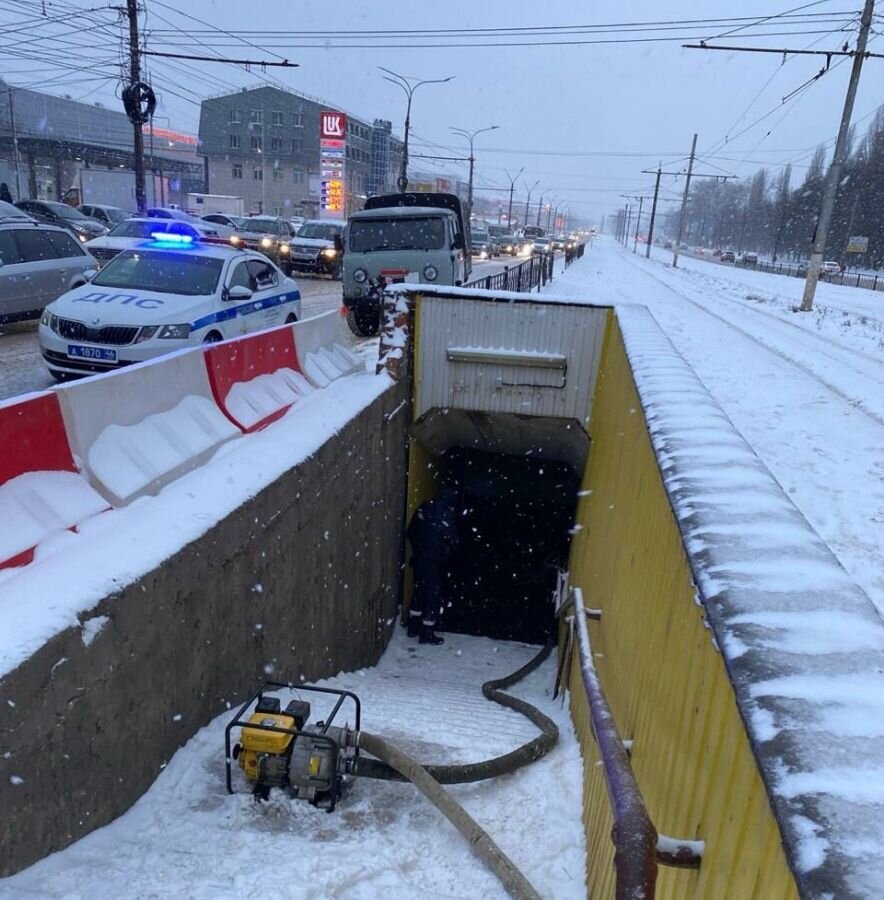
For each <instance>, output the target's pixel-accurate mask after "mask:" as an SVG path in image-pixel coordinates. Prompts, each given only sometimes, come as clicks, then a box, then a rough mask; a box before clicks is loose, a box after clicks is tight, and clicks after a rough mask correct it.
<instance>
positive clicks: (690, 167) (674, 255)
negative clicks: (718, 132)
mask: <svg viewBox="0 0 884 900" xmlns="http://www.w3.org/2000/svg"><path fill="white" fill-rule="evenodd" d="M696 153H697V135H696V134H695V135H694V141H693V143H692V144H691V158H690V160H689V161H688V175H687V178H685V182H684V195H683V196H682V198H681V215H680V216H679V217H678V239H677V240H676V242H675V246H674V247H673V248H672V268H673V269H676V268H678V248H679V246H680V245H681V239H682V237H683V236H684V226H685V218H686V213H687V211H688V191H689V190H690V189H691V174H692V173H693V171H694V156H695V155H696Z"/></svg>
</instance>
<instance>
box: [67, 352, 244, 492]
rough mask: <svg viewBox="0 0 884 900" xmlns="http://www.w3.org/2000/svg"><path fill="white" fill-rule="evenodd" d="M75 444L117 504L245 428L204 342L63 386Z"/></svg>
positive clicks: (187, 466)
mask: <svg viewBox="0 0 884 900" xmlns="http://www.w3.org/2000/svg"><path fill="white" fill-rule="evenodd" d="M57 391H58V395H59V399H60V400H61V409H62V414H63V415H64V421H65V428H66V430H67V434H68V440H69V441H70V445H71V449H72V450H73V452H74V454H75V455H76V456H77V457H78V459H79V460H81V464H82V466H83V468H84V469H85V471H86V473H87V475H88V477H89V480H90V481H91V482H92V483H93V485H95V487H96V488H97V489H98V490H99V491H100V492H101V493H102V494H103V495H104V496H105V497H107V498H108V500H109V501H110V502H111V503H112V504H113V505H114V506H124V505H125V504H127V503H129V502H131V501H132V500H134V499H135V498H136V497H138V496H141V495H142V494H150V493H155V492H156V491H157V490H159V489H160V488H161V487H162V486H163V485H164V484H168V483H169V482H170V481H174V480H175V479H176V478H178V477H180V476H181V475H183V474H184V473H185V472H187V471H189V470H190V469H193V468H195V467H196V466H198V465H200V464H201V463H202V462H203V461H204V460H206V459H208V457H209V456H211V454H212V453H214V452H215V450H217V449H218V447H220V446H221V444H223V443H224V442H225V441H229V440H230V439H231V438H234V437H239V436H240V434H241V432H240V429H239V428H237V427H236V425H234V424H233V423H232V422H231V421H230V420H229V419H228V418H227V416H225V415H224V413H222V412H221V410H220V409H219V408H218V406H217V405H216V403H215V399H214V397H213V396H212V389H211V386H210V385H209V376H208V373H207V371H206V365H205V363H204V361H203V351H202V348H200V347H195V348H193V349H192V350H182V351H181V352H179V353H172V354H170V355H169V356H163V357H160V358H159V359H156V360H152V361H151V362H148V363H142V364H139V365H136V366H131V367H129V368H126V369H121V370H120V371H117V372H114V373H112V374H108V375H102V376H99V377H97V378H89V379H86V380H85V381H78V382H73V383H70V384H67V385H63V386H62V387H59V388H57Z"/></svg>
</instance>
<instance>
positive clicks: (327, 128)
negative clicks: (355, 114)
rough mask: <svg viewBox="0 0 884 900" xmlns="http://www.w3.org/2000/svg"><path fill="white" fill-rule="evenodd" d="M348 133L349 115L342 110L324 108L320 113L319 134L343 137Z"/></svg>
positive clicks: (329, 136)
mask: <svg viewBox="0 0 884 900" xmlns="http://www.w3.org/2000/svg"><path fill="white" fill-rule="evenodd" d="M346 134H347V116H346V115H345V114H344V113H340V112H330V111H329V110H323V111H322V112H321V113H320V115H319V136H320V137H323V138H339V139H340V138H343V137H345V136H346Z"/></svg>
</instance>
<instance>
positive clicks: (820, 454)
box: [548, 238, 884, 611]
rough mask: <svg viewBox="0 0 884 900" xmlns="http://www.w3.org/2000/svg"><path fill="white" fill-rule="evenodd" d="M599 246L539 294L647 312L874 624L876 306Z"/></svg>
mask: <svg viewBox="0 0 884 900" xmlns="http://www.w3.org/2000/svg"><path fill="white" fill-rule="evenodd" d="M671 259H672V255H671V253H664V252H663V251H658V250H656V249H655V250H654V252H653V253H652V258H651V260H646V259H644V257H643V256H640V255H634V254H633V253H632V252H631V251H627V250H624V249H623V248H621V247H620V246H619V245H618V244H616V243H615V242H614V241H613V240H612V239H610V238H601V239H600V240H599V241H597V242H596V244H595V246H593V247H592V249H589V250H587V252H586V254H585V255H584V257H583V259H582V260H579V261H578V262H576V263H575V264H574V265H572V266H571V267H570V268H569V269H567V270H566V271H565V272H564V273H563V274H562V275H561V276H558V277H557V278H556V280H555V281H554V282H553V283H552V285H550V287H549V288H548V290H549V292H550V293H554V294H556V295H570V296H574V297H580V298H582V299H588V300H592V301H597V302H600V303H612V304H622V303H641V304H644V305H646V306H647V307H648V308H649V309H650V310H651V312H652V313H653V315H654V316H655V318H656V319H657V320H658V321H659V323H660V325H661V326H662V327H663V329H664V331H665V332H666V333H667V334H668V335H669V337H670V339H671V340H672V341H673V343H674V344H675V345H676V347H677V348H678V350H679V351H680V352H681V354H682V355H683V356H684V357H685V358H686V359H687V361H688V362H689V363H690V365H691V366H692V367H693V368H694V370H695V371H696V372H697V374H698V375H699V377H700V378H701V380H702V381H703V382H704V383H705V384H706V386H707V388H708V389H709V390H710V392H711V393H712V395H713V396H714V397H715V398H716V400H717V401H718V402H719V404H720V405H721V406H722V408H723V409H724V410H725V412H726V413H727V414H728V416H729V417H730V419H731V420H732V421H733V422H734V424H735V425H736V427H737V428H738V429H739V430H740V432H742V434H743V435H744V436H745V437H746V439H747V440H748V441H749V443H750V444H751V445H752V446H753V447H754V448H755V450H756V452H757V453H758V455H759V456H760V457H761V459H762V460H763V461H764V462H765V464H766V465H767V467H768V468H769V469H770V471H771V472H772V473H773V475H774V477H775V478H776V479H777V480H778V481H779V482H780V484H781V485H782V486H783V488H784V489H785V490H786V491H787V492H788V493H789V494H790V496H791V497H792V499H793V501H794V502H795V504H796V505H797V506H798V508H799V509H800V510H801V511H802V512H803V513H804V515H805V516H806V518H807V519H808V520H809V521H810V523H811V524H812V525H813V526H814V528H815V529H816V530H817V532H818V533H819V534H820V535H821V536H822V538H823V539H824V540H825V541H826V543H828V545H829V546H830V547H831V549H832V550H833V552H834V553H835V555H836V556H837V557H838V559H839V560H840V561H841V563H842V565H843V566H844V567H845V568H846V569H847V571H848V572H849V573H850V574H851V575H852V576H853V577H854V579H855V580H856V581H857V582H858V583H859V584H860V585H861V586H862V587H863V589H864V590H865V591H866V592H867V593H868V594H869V596H870V597H871V598H872V600H873V602H874V603H875V604H876V606H877V607H878V609H879V611H884V296H882V294H881V293H876V292H873V291H866V290H859V289H856V288H849V287H840V286H837V285H830V284H821V285H820V286H819V289H818V291H817V299H816V306H815V309H814V311H813V312H810V313H795V312H792V307H794V306H795V305H797V303H798V302H800V299H801V292H802V287H803V282H802V281H800V280H799V279H796V278H785V277H783V276H779V275H771V274H767V273H763V272H755V271H751V270H746V269H735V268H731V267H726V266H723V265H719V264H716V263H713V262H706V261H703V260H697V259H691V258H686V257H680V259H679V268H678V269H677V270H676V269H673V268H672V267H671V265H670V264H669V263H670V262H671Z"/></svg>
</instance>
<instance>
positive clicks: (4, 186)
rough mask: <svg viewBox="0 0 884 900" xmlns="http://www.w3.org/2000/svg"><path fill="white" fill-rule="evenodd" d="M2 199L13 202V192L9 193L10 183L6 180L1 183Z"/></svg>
mask: <svg viewBox="0 0 884 900" xmlns="http://www.w3.org/2000/svg"><path fill="white" fill-rule="evenodd" d="M0 200H3V201H4V202H6V203H12V194H10V193H9V185H8V184H7V183H6V182H5V181H4V182H2V183H0Z"/></svg>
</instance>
